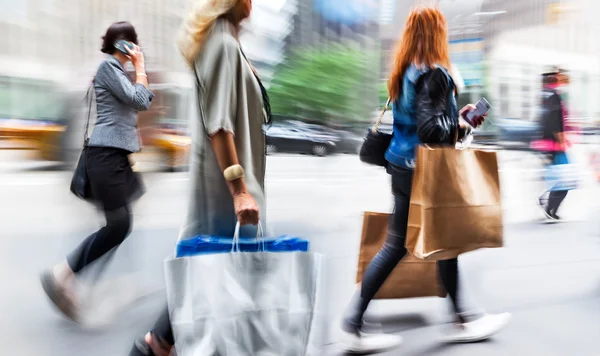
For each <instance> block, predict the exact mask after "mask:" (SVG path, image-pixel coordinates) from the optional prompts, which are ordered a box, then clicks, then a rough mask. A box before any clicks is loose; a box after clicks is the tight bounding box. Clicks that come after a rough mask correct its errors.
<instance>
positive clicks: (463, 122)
mask: <svg viewBox="0 0 600 356" xmlns="http://www.w3.org/2000/svg"><path fill="white" fill-rule="evenodd" d="M476 109H477V107H476V106H475V105H473V104H467V105H465V107H464V108H462V109H460V111H459V116H460V120H459V125H460V127H461V128H469V127H473V128H477V127H479V126H481V125H483V123H484V122H485V118H486V117H487V114H485V115H483V116H476V117H474V118H473V120H472V121H473V125H471V124H469V123H468V122H467V121H466V120H465V117H466V115H467V113H469V112H470V111H473V110H476Z"/></svg>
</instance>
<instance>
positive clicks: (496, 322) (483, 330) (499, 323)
mask: <svg viewBox="0 0 600 356" xmlns="http://www.w3.org/2000/svg"><path fill="white" fill-rule="evenodd" d="M511 317H512V315H511V314H510V313H502V314H486V315H484V316H483V317H481V318H479V319H477V320H475V321H472V322H469V323H464V324H456V325H453V326H452V330H450V331H449V332H448V333H447V334H446V335H445V336H444V337H443V341H444V342H448V343H467V342H478V341H483V340H487V339H489V338H490V337H491V336H492V335H494V334H496V333H498V332H499V331H500V330H502V329H504V327H505V326H506V325H508V322H509V321H510V319H511Z"/></svg>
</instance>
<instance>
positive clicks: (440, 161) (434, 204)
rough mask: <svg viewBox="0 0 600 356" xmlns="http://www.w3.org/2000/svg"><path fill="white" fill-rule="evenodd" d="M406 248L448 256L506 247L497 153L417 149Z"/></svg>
mask: <svg viewBox="0 0 600 356" xmlns="http://www.w3.org/2000/svg"><path fill="white" fill-rule="evenodd" d="M416 157H417V165H416V168H415V174H414V178H413V186H412V194H411V198H410V212H409V215H408V231H407V236H406V248H407V249H408V251H409V252H410V253H411V254H412V255H413V256H415V257H417V258H420V259H425V260H446V259H450V258H454V257H457V256H458V255H460V254H462V253H465V252H469V251H473V250H476V249H480V248H493V247H502V245H503V225H502V204H501V196H500V179H499V177H498V159H497V157H496V153H495V152H489V151H481V150H474V149H466V150H457V149H454V148H451V147H441V148H430V147H426V146H419V147H418V148H417V156H416Z"/></svg>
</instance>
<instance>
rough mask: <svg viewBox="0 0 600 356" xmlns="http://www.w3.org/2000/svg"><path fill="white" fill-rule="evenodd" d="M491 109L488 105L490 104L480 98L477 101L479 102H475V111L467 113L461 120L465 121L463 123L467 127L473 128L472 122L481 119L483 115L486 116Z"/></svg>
mask: <svg viewBox="0 0 600 356" xmlns="http://www.w3.org/2000/svg"><path fill="white" fill-rule="evenodd" d="M491 107H492V106H491V105H490V103H489V102H488V101H487V100H486V99H485V98H481V99H479V101H478V102H477V104H475V109H473V110H471V111H469V112H467V113H466V114H465V115H464V116H463V119H465V121H466V122H467V123H468V124H469V125H471V126H472V127H475V125H474V124H473V120H474V119H475V118H476V117H482V116H484V115H485V114H487V113H488V111H489V110H490V108H491Z"/></svg>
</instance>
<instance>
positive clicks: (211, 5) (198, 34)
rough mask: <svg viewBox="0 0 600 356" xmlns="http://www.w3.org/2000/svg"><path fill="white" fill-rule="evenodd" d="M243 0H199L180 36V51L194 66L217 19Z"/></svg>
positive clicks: (189, 63)
mask: <svg viewBox="0 0 600 356" xmlns="http://www.w3.org/2000/svg"><path fill="white" fill-rule="evenodd" d="M242 1H243V0H199V1H197V2H196V5H195V7H194V9H193V10H192V12H191V14H190V15H189V17H188V18H187V20H186V21H185V22H184V24H183V27H182V30H181V35H180V38H179V51H180V52H181V54H182V55H183V58H184V59H185V61H186V62H187V64H188V65H190V66H192V65H193V63H194V60H195V58H196V56H197V55H198V52H200V50H201V49H202V46H203V45H204V42H205V40H206V36H207V35H208V34H209V33H210V31H211V30H212V29H213V27H214V25H215V23H216V22H217V20H218V19H219V18H220V17H222V16H225V15H227V14H229V13H230V12H231V11H232V10H233V9H234V8H235V7H236V5H238V4H239V3H241V2H242Z"/></svg>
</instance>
